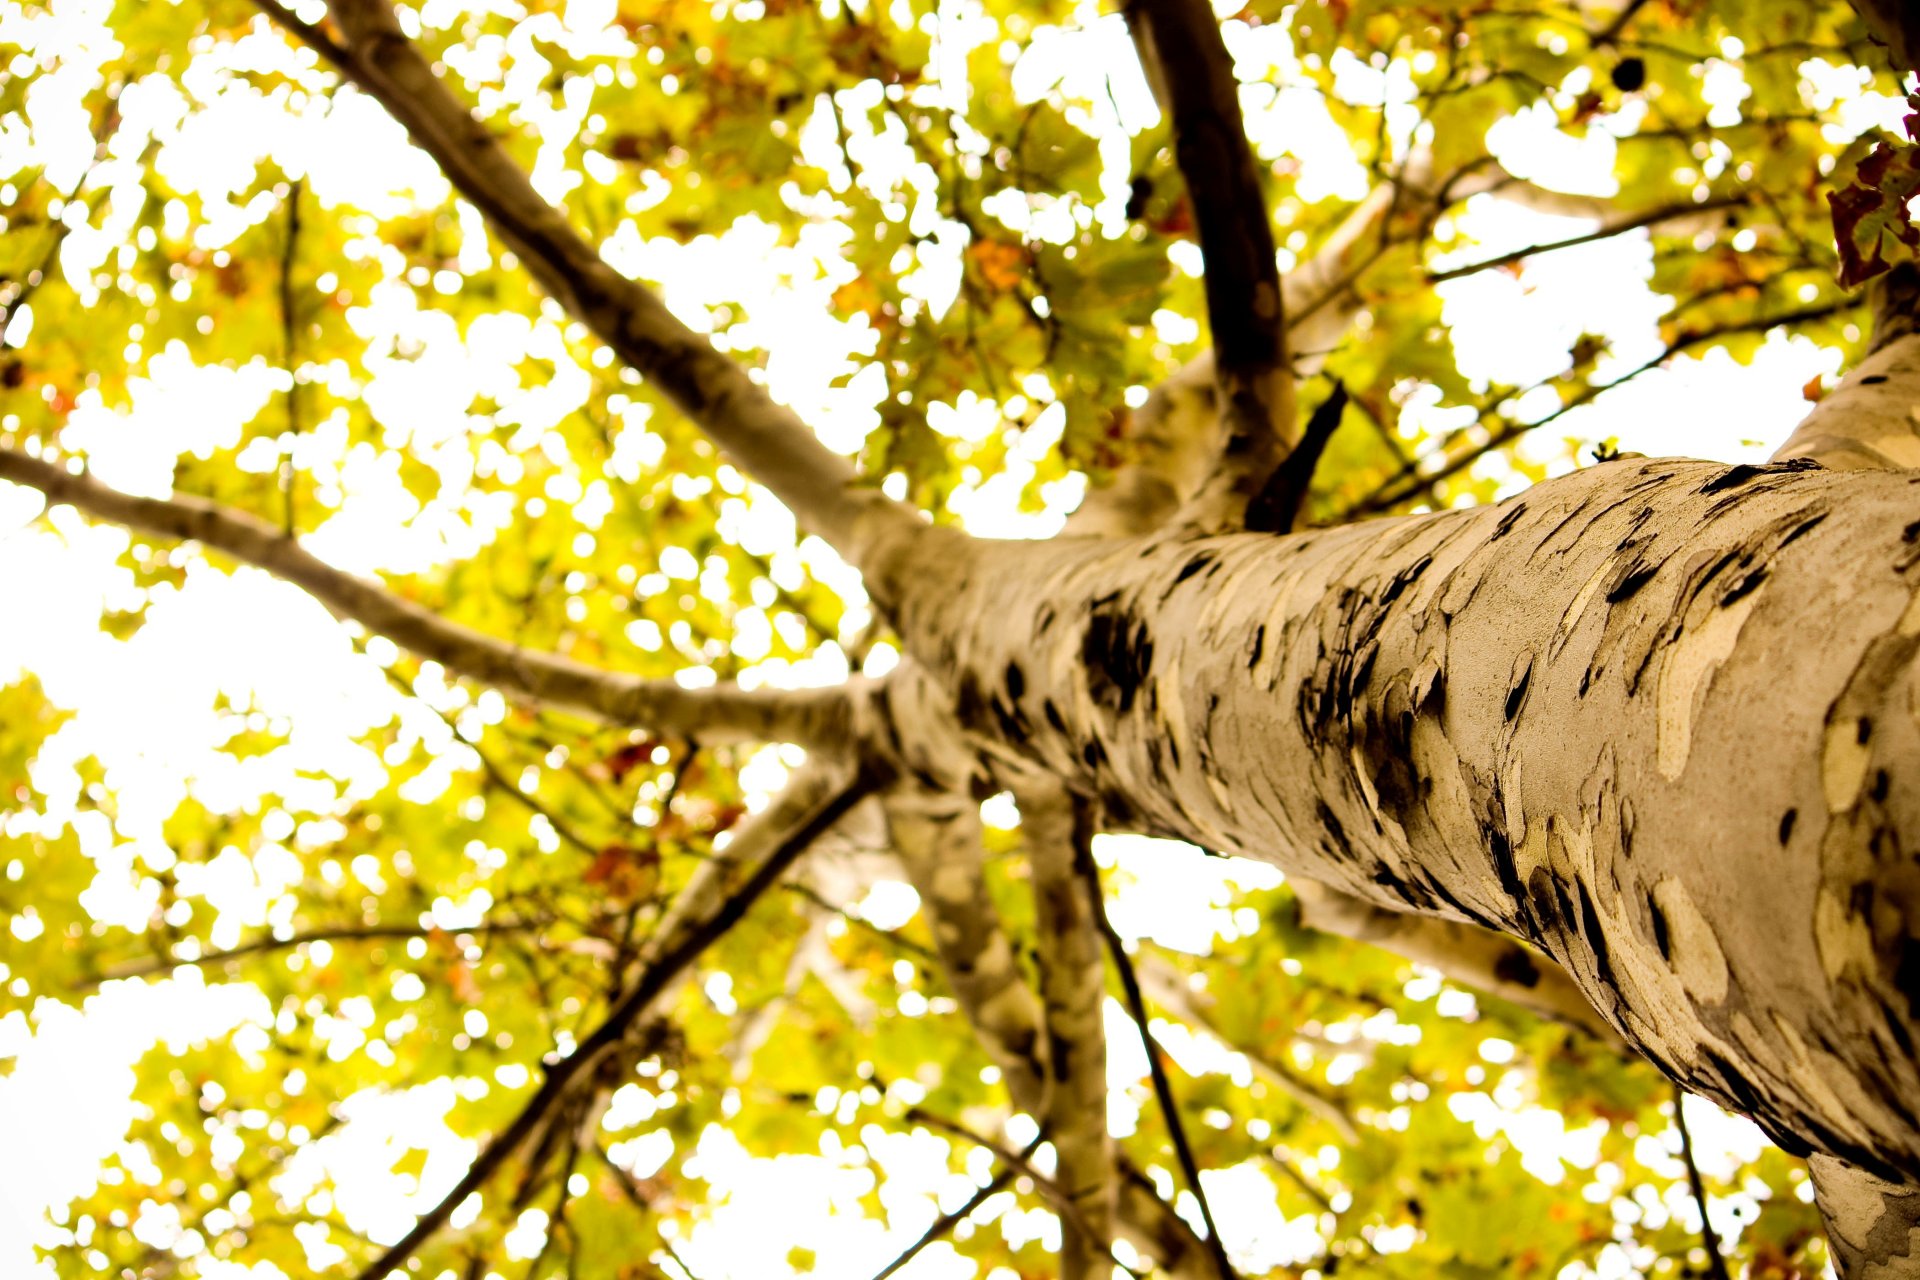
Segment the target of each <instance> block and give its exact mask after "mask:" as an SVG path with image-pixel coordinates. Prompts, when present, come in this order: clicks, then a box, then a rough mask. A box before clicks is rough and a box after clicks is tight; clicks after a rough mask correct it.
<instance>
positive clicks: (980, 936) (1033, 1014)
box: [885, 787, 1052, 1120]
mask: <svg viewBox="0 0 1920 1280" xmlns="http://www.w3.org/2000/svg"><path fill="white" fill-rule="evenodd" d="M885 803H886V808H887V818H888V821H889V823H890V824H891V827H892V830H893V841H894V847H895V849H897V850H898V851H899V854H900V862H901V865H902V866H903V867H904V868H905V869H906V872H907V879H908V881H909V882H910V883H911V884H912V885H913V887H914V890H915V892H917V893H918V894H919V895H920V902H921V904H922V906H923V907H924V908H925V909H926V911H927V915H928V920H929V922H930V924H931V926H932V931H933V945H934V949H935V951H937V952H938V953H939V956H940V965H941V969H942V970H943V971H944V972H945V975H946V978H947V985H948V986H950V987H952V988H953V995H954V999H955V1000H957V1001H959V1004H960V1008H961V1011H962V1012H964V1013H965V1014H966V1016H967V1020H968V1021H969V1022H971V1023H972V1024H973V1027H974V1030H975V1031H976V1032H977V1033H978V1035H979V1037H980V1042H981V1046H982V1047H983V1048H985V1049H986V1051H987V1055H988V1056H989V1057H991V1058H992V1059H993V1061H994V1065H995V1066H997V1067H999V1068H1000V1076H1001V1079H1002V1080H1004V1081H1005V1082H1006V1086H1007V1096H1008V1097H1009V1098H1010V1099H1011V1100H1012V1102H1013V1105H1014V1106H1015V1107H1016V1108H1017V1109H1019V1110H1021V1111H1024V1112H1026V1113H1027V1114H1028V1115H1031V1116H1032V1117H1034V1119H1036V1120H1044V1119H1045V1118H1046V1116H1047V1114H1048V1112H1049V1109H1050V1107H1051V1099H1052V1073H1051V1070H1050V1063H1051V1044H1050V1042H1049V1041H1048V1039H1047V1037H1046V1035H1045V1025H1046V1024H1045V1019H1044V1016H1043V1014H1042V1011H1041V1004H1040V999H1039V997H1037V996H1035V995H1034V993H1033V989H1032V988H1031V987H1029V986H1028V985H1027V980H1026V977H1025V975H1024V974H1022V973H1021V972H1020V965H1019V961H1018V960H1017V959H1016V958H1015V956H1014V951H1013V944H1012V942H1011V941H1010V940H1009V939H1008V936H1007V931H1006V926H1005V924H1004V923H1003V922H1002V921H1001V918H1000V909H999V908H998V907H996V906H995V905H994V902H993V895H992V893H991V892H990V891H989V890H988V888H987V877H986V850H985V848H984V847H983V846H982V845H981V843H980V839H981V836H980V805H979V802H977V801H976V800H974V799H973V797H972V796H970V795H966V794H954V793H951V792H930V791H924V790H918V791H915V790H908V789H907V788H905V787H901V788H896V789H895V790H894V791H893V792H891V793H889V794H888V795H887V797H886V798H885Z"/></svg>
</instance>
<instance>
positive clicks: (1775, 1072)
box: [895, 460, 1920, 1176]
mask: <svg viewBox="0 0 1920 1280" xmlns="http://www.w3.org/2000/svg"><path fill="white" fill-rule="evenodd" d="M1914 493H1915V490H1914V488H1913V486H1912V485H1911V484H1910V483H1909V481H1908V479H1907V477H1905V476H1900V475H1887V474H1872V473H1835V472H1827V471H1821V470H1808V469H1800V468H1796V467H1793V466H1790V465H1782V466H1775V467H1735V468H1727V467H1724V466H1720V465H1716V464H1711V463H1701V462H1689V461H1675V460H1662V461H1647V460H1630V461H1621V462H1616V463H1612V464H1608V465H1605V466H1600V467H1594V468H1590V469H1589V470H1586V471H1583V472H1580V473H1577V474H1575V475H1572V476H1568V477H1565V478H1563V479H1560V480H1556V481H1551V482H1548V483H1546V484H1543V485H1540V486H1537V487H1536V488H1535V489H1534V490H1532V491H1531V492H1529V493H1528V494H1526V495H1524V496H1522V497H1520V498H1517V499H1514V500H1513V501H1510V502H1508V503H1505V504H1502V505H1501V506H1497V507H1489V508H1482V509H1477V510H1471V511H1457V512H1447V513H1442V514H1438V515H1430V516H1421V517H1413V518H1408V519H1403V520H1393V521H1381V522H1376V523H1371V524H1366V525H1359V526H1349V527H1345V528H1340V529H1335V530H1328V531H1325V532H1320V533H1314V534H1307V535H1297V536H1292V537H1263V536H1250V535H1242V536H1237V537H1221V538H1214V539H1207V540H1202V541H1197V542H1171V541H1163V542H1154V541H1150V540H1147V541H1127V542H1104V543H1079V544H1073V543H1064V544H1051V545H1020V544H970V543H967V542H964V541H962V540H960V539H959V538H957V537H955V536H951V535H948V534H945V533H942V532H930V533H928V534H926V535H923V536H921V537H917V538H915V539H914V540H913V541H912V542H911V543H910V544H908V545H904V546H901V547H899V548H898V552H899V558H898V559H897V560H896V561H895V564H896V565H897V566H898V570H899V576H898V577H896V582H897V583H898V587H899V598H900V599H902V601H903V607H902V609H901V610H900V613H899V620H900V623H901V626H902V629H903V633H904V635H905V636H906V638H907V642H908V645H909V647H910V648H911V649H912V650H913V651H914V652H915V653H916V654H918V655H919V656H920V657H921V659H922V661H926V662H929V663H931V664H933V665H934V666H935V668H936V669H938V670H941V671H943V672H945V673H947V674H948V678H949V679H950V680H951V682H952V687H953V689H954V691H955V704H956V707H957V710H958V714H959V715H960V718H961V720H962V722H963V723H965V724H967V725H968V726H969V727H970V728H972V729H973V730H975V731H976V732H977V733H978V734H980V735H981V736H982V737H993V738H999V739H1002V740H1007V739H1015V738H1017V739H1020V740H1021V741H1022V744H1023V749H1024V751H1025V752H1026V753H1027V754H1028V755H1029V757H1031V758H1032V759H1033V760H1035V761H1036V762H1038V763H1040V764H1042V765H1044V766H1045V767H1047V768H1050V769H1052V770H1054V771H1055V772H1057V773H1058V774H1060V775H1061V776H1063V777H1066V778H1069V779H1072V780H1074V781H1075V783H1076V784H1077V785H1080V786H1083V787H1086V788H1089V789H1091V790H1093V791H1095V792H1097V793H1098V794H1099V795H1100V796H1101V797H1102V799H1103V802H1104V803H1105V805H1106V807H1107V811H1108V813H1109V815H1110V816H1111V817H1112V819H1113V820H1114V823H1115V825H1117V826H1122V827H1132V828H1134V829H1139V830H1145V831H1151V832H1156V833H1160V834H1165V835H1172V836H1178V837H1182V838H1185V839H1190V840H1194V841H1197V842H1199V843H1201V844H1204V845H1208V846H1211V847H1214V848H1218V849H1223V850H1227V851H1232V852H1237V853H1242V854H1246V855H1249V856H1254V857H1263V858H1268V859H1271V860H1275V861H1279V862H1281V863H1282V865H1284V866H1286V867H1288V869H1289V870H1291V871H1294V872H1297V873H1299V874H1302V875H1305V876H1307V877H1309V878H1313V879H1318V880H1322V881H1325V882H1327V883H1330V884H1332V885H1335V886H1336V887H1338V888H1341V889H1343V890H1345V891H1347V892H1349V893H1353V894H1356V895H1358V896H1361V897H1364V898H1367V899H1369V900H1372V901H1375V902H1378V903H1380V904H1382V905H1386V906H1392V907H1398V908H1412V909H1416V910H1419V911H1422V912H1425V913H1429V914H1433V915H1437V916H1442V917H1445V918H1450V919H1456V920H1466V921H1470V922H1475V923H1481V924H1485V925H1488V926H1490V927H1493V928H1498V929H1502V930H1505V931H1508V932H1511V933H1513V934H1515V935H1517V936H1519V937H1521V938H1523V939H1525V940H1527V941H1529V942H1531V943H1532V944H1534V945H1535V946H1537V947H1540V948H1541V949H1543V950H1545V951H1546V952H1547V953H1549V954H1550V955H1552V956H1553V957H1554V958H1555V959H1557V960H1558V961H1560V962H1561V964H1562V965H1563V966H1564V967H1565V968H1566V969H1567V970H1568V972H1569V973H1570V974H1571V975H1572V977H1573V978H1574V980H1575V981H1576V982H1577V983H1578V984H1579V986H1580V987H1581V989H1582V990H1583V991H1585V992H1586V993H1587V995H1588V997H1589V998H1590V999H1592V1000H1593V1001H1594V1002H1595V1003H1596V1004H1597V1005H1598V1006H1599V1007H1600V1008H1601V1010H1602V1012H1603V1013H1604V1014H1605V1015H1606V1017H1607V1020H1608V1022H1609V1023H1610V1024H1611V1025H1613V1026H1614V1027H1615V1028H1616V1029H1618V1030H1619V1031H1621V1032H1622V1033H1623V1034H1624V1036H1625V1037H1626V1039H1627V1040H1628V1041H1629V1043H1631V1044H1632V1045H1634V1046H1635V1047H1636V1048H1638V1049H1639V1050H1640V1051H1642V1052H1643V1053H1645V1054H1647V1055H1648V1056H1650V1057H1652V1058H1653V1059H1654V1060H1655V1061H1656V1062H1657V1063H1659V1064H1660V1065H1661V1066H1662V1067H1663V1068H1664V1069H1665V1070H1667V1071H1668V1073H1669V1074H1670V1075H1672V1076H1674V1077H1675V1078H1677V1079H1679V1080H1680V1081H1682V1082H1683V1083H1685V1084H1686V1085H1687V1086H1688V1087H1690V1088H1693V1089H1695V1090H1697V1091H1699V1092H1701V1093H1704V1094H1706V1095H1707V1096H1709V1097H1712V1098H1714V1099H1715V1100H1716V1101H1719V1102H1720V1103H1722V1104H1723V1105H1726V1106H1730V1107H1732V1108H1734V1109H1736V1110H1739V1111H1743V1112H1745V1113H1747V1114H1749V1115H1751V1116H1753V1117H1754V1118H1755V1119H1756V1120H1757V1121H1758V1122H1759V1123H1760V1124H1761V1125H1762V1126H1763V1127H1764V1128H1766V1129H1767V1131H1768V1132H1769V1133H1771V1134H1773V1135H1774V1136H1775V1137H1776V1139H1778V1140H1779V1141H1780V1142H1781V1143H1782V1144H1783V1145H1785V1146H1787V1147H1788V1148H1789V1149H1795V1150H1802V1151H1804V1150H1808V1149H1813V1150H1821V1151H1826V1152H1828V1153H1830V1154H1834V1155H1838V1156H1841V1157H1843V1158H1845V1159H1848V1160H1850V1161H1852V1162H1854V1163H1855V1164H1857V1165H1859V1166H1860V1167H1861V1168H1863V1169H1865V1170H1867V1171H1869V1172H1877V1173H1883V1174H1886V1175H1888V1176H1898V1175H1899V1173H1900V1172H1901V1171H1904V1172H1905V1173H1906V1174H1907V1175H1913V1174H1916V1173H1920V1124H1916V1122H1915V1119H1914V1117H1913V1114H1912V1110H1911V1104H1910V1100H1911V1099H1912V1098H1914V1097H1916V1096H1920V1070H1917V1069H1916V1063H1915V1060H1914V1055H1913V1052H1912V1043H1913V1038H1914V1036H1915V1034H1916V1032H1917V1031H1920V1009H1916V1007H1915V1006H1916V1002H1920V947H1916V944H1915V943H1914V942H1913V941H1912V939H1913V937H1914V935H1915V933H1916V928H1915V921H1914V913H1915V912H1916V911H1920V871H1916V869H1915V867H1914V865H1913V863H1912V861H1911V858H1910V857H1909V856H1907V855H1904V854H1902V853H1901V852H1900V851H1901V850H1902V849H1904V848H1909V847H1911V846H1912V845H1913V844H1915V843H1916V842H1917V841H1920V724H1917V723H1916V717H1915V713H1914V711H1913V709H1912V708H1913V707H1914V705H1916V701H1915V700H1916V699H1920V688H1916V682H1915V679H1914V673H1913V669H1912V659H1913V657H1914V655H1915V653H1916V652H1920V604H1917V603H1916V590H1915V588H1916V585H1917V584H1920V576H1916V573H1915V569H1916V566H1920V549H1916V547H1915V545H1914V542H1913V539H1912V538H1911V537H1910V536H1909V535H1908V534H1907V533H1906V530H1907V529H1908V527H1909V525H1910V524H1911V523H1912V521H1913V517H1914V515H1915V512H1916V504H1915V498H1914ZM909 566H911V573H910V574H909V573H907V572H905V571H906V570H907V569H908V567H909Z"/></svg>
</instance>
